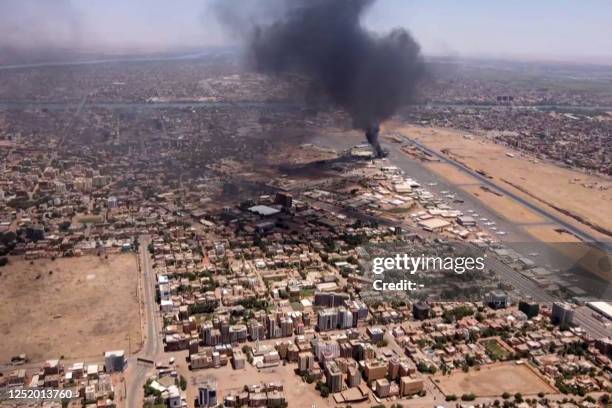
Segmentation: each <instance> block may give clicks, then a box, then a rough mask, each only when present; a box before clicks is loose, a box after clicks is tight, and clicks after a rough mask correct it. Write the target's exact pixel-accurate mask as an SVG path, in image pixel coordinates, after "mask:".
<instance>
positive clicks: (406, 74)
mask: <svg viewBox="0 0 612 408" xmlns="http://www.w3.org/2000/svg"><path fill="white" fill-rule="evenodd" d="M373 2H374V1H373V0H334V1H327V0H287V1H286V2H285V3H283V5H284V6H285V8H284V9H283V12H282V13H280V15H279V13H278V10H270V14H269V15H270V16H276V17H271V19H272V21H271V22H270V21H268V22H266V23H262V24H254V27H253V28H252V30H251V31H250V33H249V35H248V36H247V39H246V41H247V44H248V51H249V55H250V57H251V59H252V62H253V64H254V66H255V68H256V69H257V70H258V71H260V72H264V73H268V74H272V75H281V74H286V73H288V72H292V73H298V74H300V75H303V76H305V77H306V78H308V79H309V81H310V92H311V94H312V93H314V94H320V95H324V96H326V97H327V98H329V99H330V100H331V101H332V102H333V103H334V104H335V105H337V106H339V107H341V108H342V109H344V110H345V111H346V112H347V113H348V114H349V115H350V116H351V119H352V123H353V127H355V128H357V129H363V130H364V132H365V135H366V138H367V140H368V142H369V143H370V144H371V145H372V147H373V149H374V150H375V153H376V155H377V156H379V157H380V156H384V151H383V149H382V148H381V146H380V144H379V142H378V133H379V125H380V123H381V122H382V121H384V120H385V119H388V118H389V117H391V116H392V115H393V114H394V113H395V112H396V110H397V109H398V108H399V107H400V106H402V105H405V104H407V103H409V102H411V101H412V99H413V97H414V94H415V91H416V86H417V84H418V82H419V81H420V80H421V79H422V78H423V76H424V74H425V64H424V62H423V58H422V55H421V52H420V47H419V45H418V44H417V43H416V41H415V40H414V39H413V38H412V36H411V35H410V34H409V33H408V31H406V30H404V29H402V28H396V29H393V30H392V31H391V32H390V33H388V34H386V35H379V34H377V33H373V32H371V31H368V30H367V29H366V28H365V27H364V26H363V25H362V24H361V18H362V16H363V14H364V12H365V11H366V10H367V8H368V7H369V6H370V5H372V4H373ZM266 4H268V3H266V2H262V7H265V5H266ZM269 5H274V6H278V4H277V3H269ZM225 10H226V9H225ZM260 11H261V10H260ZM268 20H270V19H268ZM224 21H225V22H227V21H245V20H244V19H224ZM235 28H236V29H237V30H240V31H241V32H244V27H235Z"/></svg>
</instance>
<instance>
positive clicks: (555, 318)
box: [550, 302, 574, 325]
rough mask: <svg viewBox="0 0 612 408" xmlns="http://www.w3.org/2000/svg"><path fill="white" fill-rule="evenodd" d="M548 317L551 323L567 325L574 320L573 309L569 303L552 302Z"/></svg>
mask: <svg viewBox="0 0 612 408" xmlns="http://www.w3.org/2000/svg"><path fill="white" fill-rule="evenodd" d="M550 317H551V320H552V322H553V324H557V325H569V324H572V323H573V321H574V309H573V307H572V305H570V304H569V303H565V302H554V303H553V307H552V312H551V315H550Z"/></svg>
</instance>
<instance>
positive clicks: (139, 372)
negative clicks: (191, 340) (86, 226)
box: [126, 236, 163, 408]
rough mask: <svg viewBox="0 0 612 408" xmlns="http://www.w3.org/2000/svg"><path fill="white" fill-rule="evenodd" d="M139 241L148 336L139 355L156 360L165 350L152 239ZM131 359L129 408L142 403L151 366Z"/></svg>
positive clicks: (142, 238)
mask: <svg viewBox="0 0 612 408" xmlns="http://www.w3.org/2000/svg"><path fill="white" fill-rule="evenodd" d="M139 241H140V250H139V256H140V265H141V268H140V272H141V273H142V282H143V290H142V294H141V296H142V301H143V304H144V318H145V322H146V324H145V326H146V337H145V342H144V346H143V348H142V350H141V352H140V353H139V354H138V355H137V357H141V358H145V359H148V360H153V361H155V360H156V358H157V357H158V355H159V354H160V353H161V352H163V345H162V341H161V336H160V321H159V316H158V308H157V303H156V302H155V274H154V273H153V268H152V267H151V258H150V256H149V252H148V249H147V246H148V245H149V243H150V242H151V241H150V238H149V237H148V236H141V237H140V238H139ZM131 360H132V361H131V364H132V370H133V371H132V372H131V375H130V376H129V378H128V385H127V397H126V406H127V407H128V408H139V407H140V406H141V405H142V386H143V385H144V383H145V381H146V379H147V373H148V372H149V370H150V368H151V367H150V366H148V365H146V364H142V363H138V361H137V359H136V357H132V359H131Z"/></svg>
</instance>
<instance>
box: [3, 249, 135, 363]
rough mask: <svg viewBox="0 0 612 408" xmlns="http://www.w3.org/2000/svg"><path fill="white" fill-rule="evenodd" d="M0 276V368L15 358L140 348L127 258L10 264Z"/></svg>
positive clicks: (75, 355) (73, 355)
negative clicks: (20, 354) (0, 339)
mask: <svg viewBox="0 0 612 408" xmlns="http://www.w3.org/2000/svg"><path fill="white" fill-rule="evenodd" d="M0 272H1V273H2V277H1V281H2V284H1V285H0V298H1V299H2V302H1V303H0V338H2V347H0V363H3V362H6V361H7V360H8V359H10V357H11V356H13V355H16V354H19V353H26V354H27V355H28V357H29V358H30V359H31V360H32V361H39V360H43V359H46V358H53V357H55V358H58V357H60V356H62V355H63V356H64V357H65V358H67V359H68V358H82V357H93V356H98V357H101V353H102V352H104V351H105V350H113V349H125V350H126V352H127V351H128V348H129V343H131V347H132V350H134V349H135V348H137V346H138V345H139V344H140V338H141V337H140V314H139V304H138V299H137V289H136V288H137V277H138V275H137V267H136V257H135V256H134V255H133V254H123V255H115V256H109V259H104V258H103V257H93V256H86V257H79V258H60V259H57V260H55V261H51V260H36V261H33V264H32V265H30V262H29V261H22V260H11V263H10V264H9V265H8V266H6V267H4V268H2V269H0Z"/></svg>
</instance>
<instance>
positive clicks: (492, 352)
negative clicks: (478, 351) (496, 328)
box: [482, 339, 510, 360]
mask: <svg viewBox="0 0 612 408" xmlns="http://www.w3.org/2000/svg"><path fill="white" fill-rule="evenodd" d="M482 344H483V345H484V346H485V349H486V350H487V354H489V357H491V358H492V359H493V360H505V359H506V358H507V357H508V354H510V353H509V352H508V350H506V349H505V348H503V347H502V346H501V344H499V343H498V341H497V340H496V339H487V340H483V342H482Z"/></svg>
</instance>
